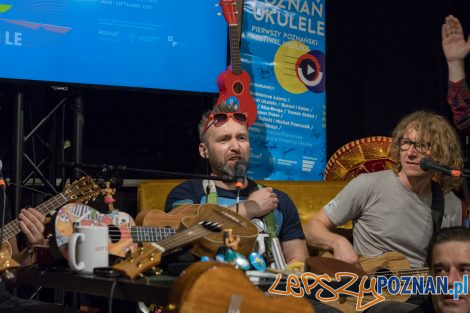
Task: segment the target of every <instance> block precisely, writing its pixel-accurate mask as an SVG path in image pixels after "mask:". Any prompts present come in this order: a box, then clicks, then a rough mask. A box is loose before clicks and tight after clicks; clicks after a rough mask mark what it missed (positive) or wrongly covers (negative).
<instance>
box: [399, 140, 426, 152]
mask: <svg viewBox="0 0 470 313" xmlns="http://www.w3.org/2000/svg"><path fill="white" fill-rule="evenodd" d="M411 145H413V146H414V148H415V150H416V151H418V152H419V153H426V152H428V151H429V149H431V143H430V142H425V141H412V140H409V139H407V138H399V139H398V146H399V147H400V149H402V150H408V149H409V148H410V147H411Z"/></svg>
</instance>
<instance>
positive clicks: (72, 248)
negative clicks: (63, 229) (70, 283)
mask: <svg viewBox="0 0 470 313" xmlns="http://www.w3.org/2000/svg"><path fill="white" fill-rule="evenodd" d="M80 238H81V239H82V241H83V240H85V235H84V234H82V233H73V234H72V236H70V240H69V247H68V250H69V258H68V259H69V266H70V268H71V269H73V270H74V271H81V270H83V269H84V268H85V263H84V262H83V261H80V262H79V263H78V264H77V258H76V251H77V241H78V240H79V239H80Z"/></svg>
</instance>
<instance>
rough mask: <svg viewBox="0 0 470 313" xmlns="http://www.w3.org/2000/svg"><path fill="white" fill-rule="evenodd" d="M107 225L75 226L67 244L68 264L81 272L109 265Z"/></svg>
mask: <svg viewBox="0 0 470 313" xmlns="http://www.w3.org/2000/svg"><path fill="white" fill-rule="evenodd" d="M108 242H109V237H108V227H107V226H75V227H74V233H73V234H72V236H71V237H70V241H69V246H68V250H69V251H68V252H69V256H68V261H69V266H70V268H71V269H73V270H74V271H77V272H79V273H83V274H91V273H93V269H94V268H95V267H106V266H109V251H108Z"/></svg>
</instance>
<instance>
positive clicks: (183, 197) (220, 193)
mask: <svg viewBox="0 0 470 313" xmlns="http://www.w3.org/2000/svg"><path fill="white" fill-rule="evenodd" d="M216 191H217V198H218V202H219V205H220V206H223V207H229V206H232V205H235V203H236V198H237V194H236V191H235V190H227V189H222V188H219V187H216ZM274 193H275V194H276V195H277V197H278V199H279V205H278V207H277V209H276V210H275V211H274V217H275V220H276V230H277V234H278V237H279V240H280V241H281V242H282V241H289V240H293V239H305V236H304V232H303V230H302V225H301V223H300V217H299V213H298V212H297V208H296V207H295V204H294V202H292V200H291V199H290V198H289V196H288V195H287V194H285V193H284V192H282V191H280V190H276V189H274ZM248 196H249V188H244V189H242V190H240V201H244V200H246V199H247V198H248ZM200 203H207V195H206V191H205V190H204V186H203V184H202V180H196V179H191V180H187V181H185V182H183V183H181V184H179V185H178V186H176V187H175V188H173V190H172V191H171V192H170V194H169V195H168V197H167V198H166V203H165V212H169V211H171V210H172V209H173V208H174V207H176V206H178V205H182V204H200Z"/></svg>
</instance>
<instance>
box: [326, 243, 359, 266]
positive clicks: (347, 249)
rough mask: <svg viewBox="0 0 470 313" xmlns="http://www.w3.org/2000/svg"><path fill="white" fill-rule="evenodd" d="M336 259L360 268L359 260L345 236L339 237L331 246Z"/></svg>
mask: <svg viewBox="0 0 470 313" xmlns="http://www.w3.org/2000/svg"><path fill="white" fill-rule="evenodd" d="M331 246H332V248H333V255H334V256H335V258H336V259H338V260H341V261H344V262H347V263H350V264H353V265H355V266H357V267H359V268H361V266H360V265H359V258H358V256H357V253H356V252H355V251H354V248H353V246H352V245H351V243H350V242H349V241H348V240H347V239H346V238H345V237H343V236H338V237H337V239H336V240H335V241H334V243H333V244H332V245H331Z"/></svg>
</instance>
